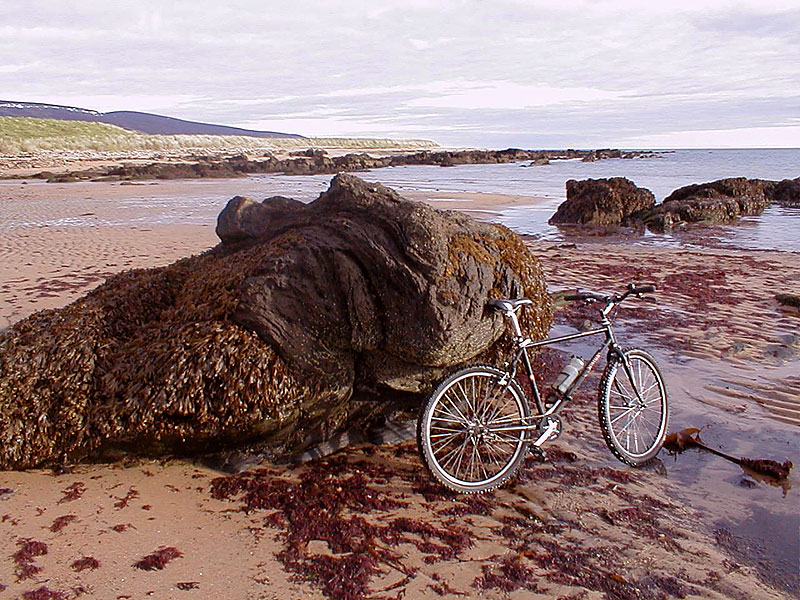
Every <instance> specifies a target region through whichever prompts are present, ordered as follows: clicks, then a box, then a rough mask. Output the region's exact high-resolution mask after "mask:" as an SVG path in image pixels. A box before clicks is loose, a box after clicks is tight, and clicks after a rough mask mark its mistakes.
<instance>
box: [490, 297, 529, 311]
mask: <svg viewBox="0 0 800 600" xmlns="http://www.w3.org/2000/svg"><path fill="white" fill-rule="evenodd" d="M526 304H533V301H532V300H528V299H527V298H518V299H516V300H489V301H488V302H487V303H486V306H488V307H489V308H491V309H492V310H495V311H497V312H517V311H518V310H519V307H520V306H525V305H526Z"/></svg>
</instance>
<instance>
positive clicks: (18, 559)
mask: <svg viewBox="0 0 800 600" xmlns="http://www.w3.org/2000/svg"><path fill="white" fill-rule="evenodd" d="M17 545H18V546H19V547H20V549H19V550H17V551H16V552H15V553H14V554H13V555H12V556H11V558H12V559H13V560H14V563H15V564H16V565H17V570H16V575H17V581H24V580H26V579H31V578H32V577H33V576H34V575H36V574H37V573H40V572H41V571H42V567H39V566H37V565H35V564H33V561H34V559H35V558H36V557H37V556H44V555H45V554H47V544H45V543H44V542H37V541H35V540H32V539H29V538H26V539H21V540H19V541H17Z"/></svg>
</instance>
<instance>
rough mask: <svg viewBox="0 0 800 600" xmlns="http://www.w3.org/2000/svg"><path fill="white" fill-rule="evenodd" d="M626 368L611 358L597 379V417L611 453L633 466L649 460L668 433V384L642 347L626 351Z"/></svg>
mask: <svg viewBox="0 0 800 600" xmlns="http://www.w3.org/2000/svg"><path fill="white" fill-rule="evenodd" d="M624 355H625V358H626V359H627V361H628V365H629V367H630V368H629V369H626V368H625V364H624V362H623V361H622V360H621V359H617V360H612V361H611V362H610V363H609V364H608V366H606V370H605V372H604V373H603V379H602V381H601V382H600V398H599V403H598V416H599V418H600V427H601V429H602V430H603V437H604V438H605V440H606V444H607V445H608V448H609V449H610V450H611V452H612V453H613V454H614V456H616V457H617V458H618V459H619V460H621V461H622V462H624V463H625V464H628V465H631V466H632V467H639V466H642V465H644V464H645V463H647V462H649V461H650V460H652V459H653V458H654V457H655V456H656V454H658V452H659V450H661V446H662V445H663V444H664V437H665V436H666V434H667V426H668V423H669V403H668V395H667V385H666V383H664V377H663V376H662V375H661V371H660V370H659V369H658V366H657V365H656V361H655V359H654V358H653V357H652V356H651V355H650V354H649V353H647V352H645V351H644V350H639V349H635V348H634V349H630V350H625V352H624Z"/></svg>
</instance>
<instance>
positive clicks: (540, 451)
mask: <svg viewBox="0 0 800 600" xmlns="http://www.w3.org/2000/svg"><path fill="white" fill-rule="evenodd" d="M530 452H531V454H532V455H534V456H535V457H536V458H538V459H539V462H543V463H546V462H550V459H549V458H548V457H547V452H546V451H545V449H544V448H540V447H539V446H531V451H530Z"/></svg>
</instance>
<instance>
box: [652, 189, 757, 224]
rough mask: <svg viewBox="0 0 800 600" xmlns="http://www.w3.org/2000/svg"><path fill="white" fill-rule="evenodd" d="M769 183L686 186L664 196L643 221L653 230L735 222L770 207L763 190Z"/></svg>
mask: <svg viewBox="0 0 800 600" xmlns="http://www.w3.org/2000/svg"><path fill="white" fill-rule="evenodd" d="M772 183H773V182H767V181H762V180H760V179H747V178H746V177H732V178H729V179H720V180H718V181H711V182H709V183H699V184H694V185H687V186H685V187H682V188H679V189H677V190H675V191H674V192H672V193H671V194H670V195H669V196H667V197H666V198H665V199H664V202H662V203H661V204H659V205H658V206H656V207H655V209H654V210H653V211H651V213H650V214H648V215H647V216H645V217H644V221H645V222H646V223H647V226H648V227H649V228H650V229H654V230H656V231H664V230H666V229H670V228H672V227H675V226H681V225H686V224H693V223H702V224H706V225H717V224H723V223H734V222H736V221H738V220H739V217H743V216H747V215H760V214H761V213H762V212H763V211H764V209H765V208H766V207H767V206H768V205H769V204H770V198H769V197H768V195H767V194H766V193H765V190H767V189H769V188H770V186H771V185H772Z"/></svg>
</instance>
